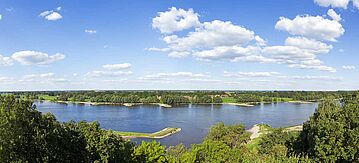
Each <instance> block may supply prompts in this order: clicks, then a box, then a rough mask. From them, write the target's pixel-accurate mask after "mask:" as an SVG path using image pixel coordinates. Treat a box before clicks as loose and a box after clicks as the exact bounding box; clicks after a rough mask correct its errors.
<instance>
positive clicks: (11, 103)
mask: <svg viewBox="0 0 359 163" xmlns="http://www.w3.org/2000/svg"><path fill="white" fill-rule="evenodd" d="M85 145H86V144H85V142H84V141H83V139H81V136H80V134H79V133H78V132H76V131H74V130H72V129H71V128H70V127H64V126H62V124H60V123H59V122H57V121H56V119H55V117H54V116H53V115H51V114H45V115H42V114H41V113H40V112H38V111H36V109H35V108H34V107H33V106H32V102H30V101H23V100H20V99H15V98H14V97H13V96H1V97H0V162H12V161H14V162H86V161H87V160H86V152H85V150H84V149H85Z"/></svg>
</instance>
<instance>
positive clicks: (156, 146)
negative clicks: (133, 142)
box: [133, 141, 168, 163]
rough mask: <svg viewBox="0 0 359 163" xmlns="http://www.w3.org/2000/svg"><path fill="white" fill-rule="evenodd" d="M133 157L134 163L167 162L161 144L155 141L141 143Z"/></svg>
mask: <svg viewBox="0 0 359 163" xmlns="http://www.w3.org/2000/svg"><path fill="white" fill-rule="evenodd" d="M133 156H134V158H135V160H136V162H141V163H159V162H168V159H167V158H166V151H165V148H164V146H162V145H161V143H159V142H156V141H153V142H145V141H142V143H141V145H139V146H137V147H136V148H135V151H134V152H133Z"/></svg>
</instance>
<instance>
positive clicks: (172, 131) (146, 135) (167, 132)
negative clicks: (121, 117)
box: [114, 127, 181, 138]
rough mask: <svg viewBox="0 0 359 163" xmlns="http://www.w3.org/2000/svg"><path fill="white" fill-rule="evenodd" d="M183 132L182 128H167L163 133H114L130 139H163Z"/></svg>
mask: <svg viewBox="0 0 359 163" xmlns="http://www.w3.org/2000/svg"><path fill="white" fill-rule="evenodd" d="M179 131H181V128H170V127H168V128H165V129H163V130H161V131H158V132H154V133H141V132H123V131H114V133H116V134H118V135H120V136H122V137H129V138H163V137H166V136H169V135H171V134H175V133H177V132H179Z"/></svg>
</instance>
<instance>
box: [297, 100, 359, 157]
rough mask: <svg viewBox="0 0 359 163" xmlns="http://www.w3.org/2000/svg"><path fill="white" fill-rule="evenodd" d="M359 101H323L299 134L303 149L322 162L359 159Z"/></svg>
mask: <svg viewBox="0 0 359 163" xmlns="http://www.w3.org/2000/svg"><path fill="white" fill-rule="evenodd" d="M358 135H359V101H358V99H350V100H347V101H346V102H345V103H343V104H341V105H340V104H339V103H338V101H335V100H333V99H328V100H325V101H324V102H322V103H321V104H320V105H319V106H318V109H317V110H316V112H315V113H314V115H313V116H312V117H311V118H310V119H309V121H307V122H305V123H304V126H303V132H302V133H301V135H300V137H299V142H297V145H298V146H299V149H298V151H299V153H304V154H308V155H309V156H310V157H312V158H314V159H315V160H317V161H320V162H356V161H358V160H359V136H358Z"/></svg>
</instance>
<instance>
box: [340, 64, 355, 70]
mask: <svg viewBox="0 0 359 163" xmlns="http://www.w3.org/2000/svg"><path fill="white" fill-rule="evenodd" d="M342 68H343V69H345V70H355V68H356V67H355V66H351V65H344V66H342Z"/></svg>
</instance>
